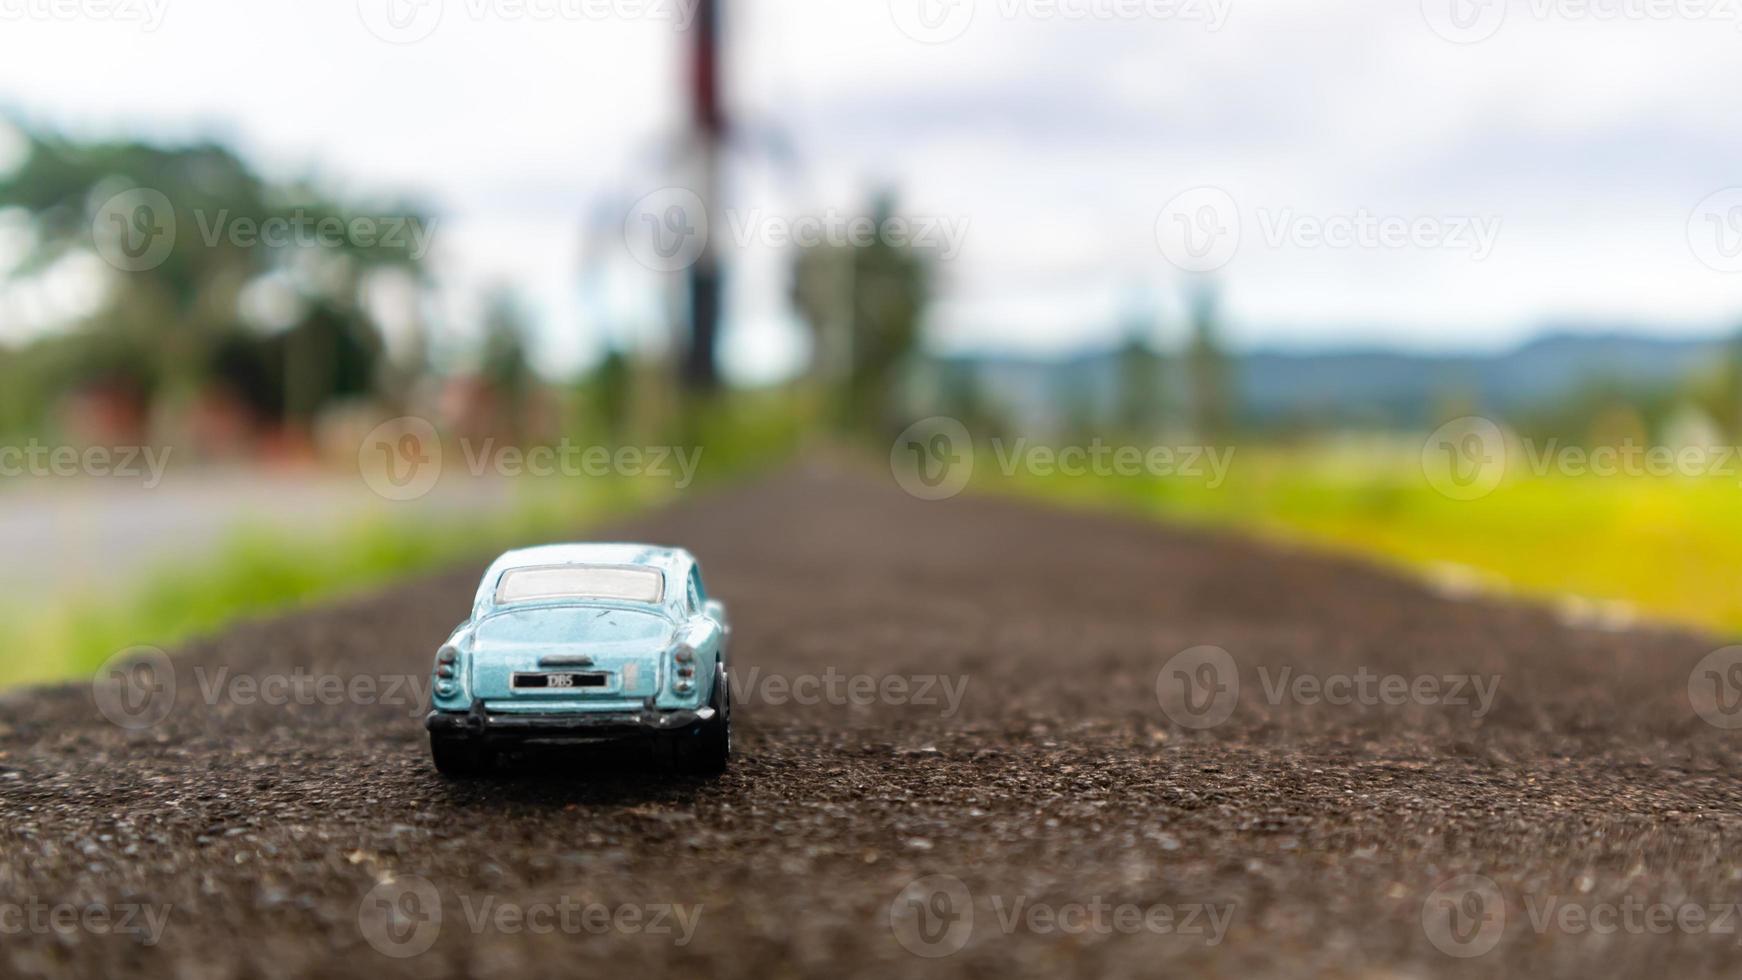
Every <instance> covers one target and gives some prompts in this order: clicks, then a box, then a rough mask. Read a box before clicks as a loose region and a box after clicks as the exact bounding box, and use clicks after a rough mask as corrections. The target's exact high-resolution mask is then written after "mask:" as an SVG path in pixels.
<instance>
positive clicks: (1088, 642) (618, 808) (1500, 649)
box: [0, 468, 1742, 980]
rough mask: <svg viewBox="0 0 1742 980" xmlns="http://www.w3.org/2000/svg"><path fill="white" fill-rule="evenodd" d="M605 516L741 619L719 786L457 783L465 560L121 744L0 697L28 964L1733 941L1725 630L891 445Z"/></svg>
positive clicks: (223, 663)
mask: <svg viewBox="0 0 1742 980" xmlns="http://www.w3.org/2000/svg"><path fill="white" fill-rule="evenodd" d="M605 536H608V537H611V538H623V539H640V540H649V541H653V542H661V543H672V544H682V545H685V546H687V547H689V548H690V549H692V550H693V551H694V552H695V553H696V554H697V555H698V556H699V557H700V558H701V559H702V562H703V565H704V568H705V571H706V574H707V575H708V577H709V580H710V585H711V587H712V589H713V591H715V592H716V593H717V594H718V595H719V596H720V597H722V598H724V599H725V600H726V601H727V602H728V603H729V605H730V607H731V611H732V615H733V618H734V623H735V627H736V633H735V637H734V640H733V644H734V645H733V673H734V677H735V689H734V690H735V697H736V706H735V715H734V717H735V722H736V729H737V755H736V758H735V760H734V763H733V765H732V768H731V770H730V771H729V773H728V774H727V775H725V776H724V777H722V778H720V779H718V780H714V781H706V780H700V779H696V778H691V777H684V776H678V775H673V774H669V773H661V772H657V771H649V770H648V769H647V768H646V766H645V765H644V764H643V763H642V761H641V759H640V756H639V755H636V754H634V753H629V752H616V753H604V754H601V753H596V752H595V753H590V754H579V755H577V754H575V753H547V754H542V755H535V756H528V757H525V758H522V759H517V760H513V764H512V765H511V766H510V767H509V768H508V769H507V770H506V771H504V772H501V773H499V774H498V775H496V776H494V777H492V778H489V779H486V780H483V781H479V782H476V783H470V784H455V783H450V782H447V781H445V780H443V779H442V778H440V777H438V776H437V775H436V773H435V772H434V770H433V769H432V768H431V766H430V763H429V755H428V748H427V745H426V741H425V736H424V733H423V730H422V727H421V710H422V705H421V704H420V703H418V702H419V701H421V697H422V695H421V693H417V694H410V693H407V692H406V691H405V690H403V688H404V687H406V684H405V680H404V679H405V678H406V677H410V678H413V679H415V684H417V685H422V684H424V683H425V680H424V678H425V676H426V671H427V669H428V665H429V662H430V658H431V657H432V655H433V653H434V651H435V649H436V646H437V644H438V643H439V642H440V641H441V640H442V639H443V638H444V637H445V636H446V634H447V631H448V630H449V629H451V628H452V627H453V626H454V625H455V624H456V623H457V622H458V621H459V620H460V619H462V618H463V617H464V615H465V612H466V606H467V602H468V600H469V597H470V594H471V591H472V589H473V588H474V585H475V578H474V577H475V575H477V574H478V572H479V571H480V568H481V566H480V568H466V569H460V570H456V571H455V572H453V573H452V574H448V575H443V576H439V577H434V578H430V579H426V580H421V581H415V582H409V583H406V584H403V585H400V586H396V587H394V588H391V589H387V590H385V591H382V592H379V593H377V594H373V595H368V596H364V597H360V598H358V599H356V600H354V601H350V602H348V603H345V604H341V605H335V606H331V607H325V608H319V609H312V610H307V611H303V612H298V613H295V614H292V615H288V616H285V617H283V618H279V619H275V620H272V621H267V622H260V623H253V624H248V625H243V626H240V627H237V628H234V629H232V630H230V631H228V632H226V633H224V634H222V635H220V636H217V637H214V638H212V639H210V640H208V641H205V642H201V643H197V644H194V645H192V646H190V647H189V648H187V649H185V650H181V651H177V652H176V654H175V660H174V669H173V680H174V693H173V702H171V701H168V700H165V699H163V698H159V699H158V701H156V702H153V701H152V700H151V699H150V698H149V697H147V698H145V699H144V700H143V701H141V700H131V701H129V700H116V699H115V698H112V697H110V696H109V695H111V694H116V693H127V692H129V691H131V690H132V689H131V688H125V687H116V686H104V687H103V688H102V690H104V691H106V692H108V694H106V695H105V696H104V698H103V699H102V700H101V705H102V706H103V707H106V708H107V709H108V711H107V714H108V715H115V716H119V717H120V720H122V721H124V722H127V723H128V724H129V725H131V726H133V727H124V726H123V725H119V724H115V723H113V722H112V721H110V720H109V719H108V717H106V715H105V713H104V712H103V711H100V710H99V709H98V706H99V700H98V699H97V698H96V696H95V693H94V690H95V689H94V688H93V687H92V686H90V685H70V686H66V687H62V688H54V689H47V690H38V691H31V692H27V693H24V694H18V695H14V696H12V697H9V698H8V699H6V702H5V704H4V713H3V715H0V718H3V720H4V728H3V729H0V875H3V876H4V880H3V882H0V886H3V887H0V973H5V974H16V975H29V974H38V973H42V974H60V975H84V976H102V977H120V976H127V975H134V974H141V975H157V976H172V975H173V976H177V977H193V978H198V977H207V976H213V977H217V976H250V977H278V976H288V977H369V978H375V980H380V978H386V977H394V976H417V977H459V976H481V977H515V978H521V977H529V976H571V977H589V976H597V977H656V976H684V977H755V978H769V977H783V976H827V977H830V978H834V980H846V978H852V977H886V976H887V977H927V976H971V977H994V976H996V977H1014V976H1034V977H1048V978H1052V977H1060V976H1084V977H1090V976H1146V977H1147V976H1164V975H1165V976H1178V975H1207V976H1230V977H1236V976H1266V975H1274V976H1301V975H1340V976H1364V977H1367V976H1371V977H1389V976H1439V975H1457V976H1464V975H1467V976H1494V975H1515V976H1528V977H1548V976H1565V977H1579V978H1589V977H1593V976H1645V975H1651V976H1662V977H1678V978H1679V977H1689V976H1702V975H1712V976H1717V975H1729V976H1734V975H1735V974H1736V973H1737V971H1738V970H1739V969H1742V946H1739V945H1738V943H1739V941H1742V922H1738V921H1736V919H1737V915H1736V906H1737V903H1739V902H1742V781H1739V780H1738V778H1737V771H1738V770H1737V763H1738V753H1737V747H1738V744H1739V739H1742V733H1739V732H1735V731H1730V730H1726V729H1724V728H1721V727H1719V724H1722V723H1726V722H1728V720H1729V719H1730V717H1731V716H1730V715H1728V714H1726V708H1728V707H1733V705H1732V704H1731V702H1729V701H1727V700H1724V699H1718V700H1717V701H1714V702H1711V703H1707V702H1704V701H1699V700H1698V699H1694V698H1692V697H1691V695H1690V677H1692V678H1693V681H1694V683H1693V687H1694V689H1695V693H1697V691H1698V690H1699V685H1700V684H1701V683H1705V682H1706V681H1705V680H1704V679H1703V678H1709V680H1710V682H1711V683H1712V684H1713V685H1719V684H1720V683H1729V682H1730V681H1732V680H1734V678H1735V672H1734V671H1732V670H1731V667H1732V664H1731V661H1730V660H1729V659H1728V655H1727V654H1719V655H1718V656H1717V657H1715V658H1713V659H1707V660H1705V662H1704V664H1702V660H1703V659H1704V658H1707V657H1708V655H1709V654H1713V652H1714V651H1715V650H1717V648H1719V647H1720V646H1722V644H1721V643H1719V642H1718V641H1716V640H1714V639H1711V638H1707V637H1701V636H1698V635H1695V634H1691V633H1683V632H1674V631H1668V630H1640V631H1633V632H1627V633H1613V632H1600V631H1595V630H1589V629H1584V628H1579V627H1574V626H1569V625H1566V624H1564V623H1562V622H1561V621H1560V620H1559V619H1558V618H1557V617H1556V616H1555V615H1554V614H1552V613H1551V612H1547V611H1544V610H1540V609H1536V608H1532V607H1528V606H1524V605H1512V604H1503V603H1498V602H1493V601H1469V600H1457V599H1452V598H1446V597H1441V596H1438V595H1436V594H1434V593H1433V592H1431V591H1430V590H1428V589H1426V588H1423V587H1421V586H1418V585H1417V584H1414V583H1412V582H1409V581H1406V580H1404V579H1401V578H1399V577H1395V576H1393V575H1390V574H1387V573H1384V572H1381V571H1379V570H1377V569H1374V568H1372V567H1369V566H1367V565H1364V564H1362V563H1360V562H1356V561H1352V560H1345V559H1338V558H1328V557H1324V556H1319V555H1315V554H1311V553H1303V552H1294V551H1287V550H1281V549H1278V548H1276V547H1272V546H1261V545H1258V544H1253V543H1249V542H1246V541H1243V540H1240V539H1237V538H1233V537H1228V536H1222V535H1216V534H1209V533H1201V532H1189V531H1180V530H1176V529H1169V528H1164V527H1159V526H1151V525H1147V524H1143V523H1139V522H1135V521H1132V520H1128V519H1125V518H1120V517H1114V516H1107V515H1097V514H1086V513H1070V512H1064V511H1054V510H1048V509H1043V508H1040V507H1037V506H1035V505H1032V504H1028V503H1021V502H1016V501H1010V500H1002V499H985V498H976V497H960V498H956V499H954V500H949V501H943V502H935V503H927V502H921V501H918V500H915V499H912V498H910V497H908V496H906V495H904V494H902V493H901V492H900V491H899V490H897V489H896V488H895V487H894V486H893V484H892V482H891V481H890V480H889V478H888V475H887V474H886V473H885V474H881V475H880V474H878V473H877V472H876V471H875V470H871V469H867V470H865V471H864V472H856V471H855V472H848V471H845V470H838V469H829V470H824V469H817V468H809V469H806V468H801V469H795V470H792V471H789V472H785V473H782V474H780V475H778V476H775V477H771V478H768V479H766V480H764V481H762V482H758V483H755V484H751V485H744V486H739V487H732V488H726V489H721V490H716V491H713V492H711V493H709V494H705V495H702V496H698V497H694V498H691V499H690V500H689V501H687V502H685V503H683V504H681V505H679V506H676V507H673V508H671V509H668V510H664V511H661V512H658V513H652V514H648V515H645V516H643V517H642V518H640V519H637V520H634V521H630V522H627V523H624V524H621V525H619V526H616V527H612V528H610V529H608V532H607V533H606V535H605ZM1204 647H1215V648H1219V650H1220V651H1221V652H1217V651H1214V650H1206V649H1200V648H1204ZM1708 669H1710V670H1712V671H1715V673H1710V674H1708V673H1706V671H1707V670H1708ZM297 678H303V680H300V681H299V680H297ZM309 678H313V680H312V681H311V680H309ZM136 679H137V675H136ZM148 679H151V680H152V681H153V683H152V684H151V685H148V686H149V689H150V690H152V691H156V692H159V693H160V694H161V693H162V692H163V691H164V690H165V689H166V686H165V684H163V683H162V681H163V680H165V678H164V677H162V676H158V675H152V678H148ZM1711 690H1713V691H1714V692H1717V691H1719V690H1720V687H1719V686H1713V687H1712V688H1711ZM1722 690H1723V691H1726V692H1727V691H1728V690H1729V688H1722ZM335 695H337V696H335ZM1709 700H1710V699H1708V701H1709ZM159 704H161V706H163V707H165V708H168V707H171V706H172V707H173V710H169V711H168V714H167V717H165V718H163V719H162V720H161V721H160V722H158V723H156V724H150V721H151V720H152V718H153V717H154V716H155V715H157V714H162V713H163V712H162V711H158V710H155V707H156V706H157V705H159ZM1708 718H1710V719H1711V720H1710V721H1708V720H1707V719H1708ZM1737 720H1738V721H1742V718H1738V719H1737ZM1714 722H1717V723H1719V724H1714Z"/></svg>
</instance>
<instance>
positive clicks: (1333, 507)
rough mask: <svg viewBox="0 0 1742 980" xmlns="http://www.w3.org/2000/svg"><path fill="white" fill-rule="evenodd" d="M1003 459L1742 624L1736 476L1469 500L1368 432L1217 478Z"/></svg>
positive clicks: (1544, 487) (1260, 459) (1235, 517)
mask: <svg viewBox="0 0 1742 980" xmlns="http://www.w3.org/2000/svg"><path fill="white" fill-rule="evenodd" d="M987 469H988V470H990V469H991V467H988V468H987ZM976 472H977V473H979V472H982V470H981V468H979V467H976ZM993 472H994V474H995V475H994V476H992V477H990V478H987V479H984V480H982V481H980V483H979V484H977V485H978V486H981V487H985V488H987V489H994V490H1010V491H1014V492H1019V493H1026V494H1036V495H1039V496H1042V497H1044V498H1046V499H1048V500H1052V501H1056V502H1063V503H1068V504H1073V505H1078V506H1093V507H1108V506H1111V507H1117V508H1120V509H1123V510H1126V511H1130V512H1135V513H1140V514H1145V515H1148V516H1152V517H1156V518H1165V519H1168V520H1172V521H1184V522H1188V523H1194V524H1200V525H1208V526H1216V527H1230V528H1235V529H1240V530H1243V531H1247V532H1250V533H1255V534H1258V535H1260V536H1264V537H1269V538H1272V539H1277V540H1282V541H1288V542H1298V543H1305V544H1310V545H1315V546H1320V547H1326V548H1330V549H1333V550H1338V551H1344V552H1352V553H1355V554H1359V555H1365V556H1369V557H1372V558H1375V559H1378V560H1380V561H1381V562H1384V563H1386V564H1389V565H1393V566H1396V567H1400V568H1404V569H1407V570H1410V571H1412V572H1413V573H1416V574H1419V575H1423V576H1425V577H1428V578H1430V579H1433V580H1436V581H1438V582H1440V583H1442V584H1445V585H1448V586H1451V587H1454V588H1466V587H1478V588H1486V589H1492V590H1496V591H1502V592H1508V593H1513V594H1519V595H1523V596H1528V597H1531V598H1535V599H1540V600H1548V601H1550V602H1554V603H1558V604H1560V605H1561V606H1562V608H1563V609H1564V610H1566V611H1567V612H1569V613H1573V614H1579V615H1591V616H1594V617H1596V618H1599V619H1603V620H1605V621H1608V622H1611V623H1615V622H1624V621H1626V620H1628V619H1630V618H1632V617H1633V616H1638V617H1642V618H1646V619H1652V620H1660V621H1669V622H1678V623H1683V624H1687V625H1692V626H1697V627H1703V628H1706V629H1710V630H1715V631H1718V632H1721V633H1726V634H1742V487H1739V486H1738V485H1737V481H1736V479H1735V478H1734V477H1733V476H1731V477H1723V476H1700V477H1651V476H1632V477H1627V476H1615V477H1598V476H1588V475H1587V476H1568V475H1563V474H1558V473H1557V474H1551V475H1543V476H1537V475H1534V474H1525V475H1522V476H1513V477H1509V478H1508V479H1507V480H1506V481H1505V482H1503V483H1502V484H1501V485H1500V486H1499V487H1498V488H1497V489H1495V490H1494V492H1493V493H1491V494H1489V495H1488V496H1486V497H1483V498H1481V499H1478V500H1470V501H1459V500H1454V499H1451V498H1450V497H1447V496H1445V495H1443V494H1441V493H1439V492H1437V491H1436V490H1435V489H1434V488H1433V487H1432V486H1431V485H1430V484H1429V483H1428V481H1427V478H1426V476H1425V475H1424V474H1423V472H1422V469H1421V465H1420V461H1419V456H1418V455H1417V454H1416V453H1411V452H1407V451H1403V450H1397V449H1376V448H1374V447H1368V446H1360V447H1332V448H1325V447H1317V448H1259V449H1250V448H1246V447H1242V448H1240V449H1239V450H1238V451H1237V452H1236V454H1235V459H1234V462H1233V465H1232V467H1231V470H1230V475H1229V477H1228V479H1227V481H1226V483H1225V484H1224V485H1222V486H1220V487H1217V488H1213V489H1212V488H1210V487H1208V486H1207V485H1206V484H1205V482H1204V481H1193V480H1181V479H1163V478H1139V479H1131V478H1097V477H1093V476H1084V477H1064V476H1057V475H1049V476H1045V477H1036V476H1028V475H1019V476H1014V477H1010V478H1004V477H1003V476H1002V475H997V474H996V471H995V470H994V471H993Z"/></svg>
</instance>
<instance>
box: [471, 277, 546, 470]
mask: <svg viewBox="0 0 1742 980" xmlns="http://www.w3.org/2000/svg"><path fill="white" fill-rule="evenodd" d="M529 332H530V331H529V329H528V326H527V320H526V314H525V312H524V311H523V310H522V308H521V306H520V302H519V300H518V299H517V298H516V297H515V296H514V294H513V293H512V292H511V291H509V290H507V289H498V290H496V291H495V292H493V293H492V294H491V295H490V297H489V299H488V300H487V301H486V303H485V307H484V339H483V343H482V345H481V347H480V348H479V352H478V376H479V378H480V379H481V380H483V382H484V383H485V384H486V385H488V386H489V389H490V393H491V396H492V398H493V399H494V401H495V403H496V405H497V406H498V410H499V411H500V413H501V417H502V422H503V424H504V425H505V426H506V428H507V432H508V435H509V436H510V437H511V438H513V439H515V440H519V439H521V438H522V437H523V436H524V435H525V434H526V411H527V405H528V403H529V401H530V399H531V396H532V391H533V388H534V387H535V386H536V384H537V380H536V379H535V378H534V376H533V371H532V363H531V360H530V358H529V355H528V353H527V345H526V338H527V335H528V333H529Z"/></svg>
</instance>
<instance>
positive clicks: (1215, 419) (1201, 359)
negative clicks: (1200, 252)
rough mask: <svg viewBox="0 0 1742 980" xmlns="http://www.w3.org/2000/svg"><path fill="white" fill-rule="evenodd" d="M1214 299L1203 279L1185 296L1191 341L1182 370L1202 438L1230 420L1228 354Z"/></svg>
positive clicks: (1219, 432) (1214, 435)
mask: <svg viewBox="0 0 1742 980" xmlns="http://www.w3.org/2000/svg"><path fill="white" fill-rule="evenodd" d="M1216 302H1217V300H1216V290H1215V287H1214V286H1213V285H1211V284H1209V283H1207V282H1204V283H1197V284H1194V285H1193V286H1192V287H1191V289H1190V292H1189V293H1188V296H1187V303H1188V304H1189V307H1190V316H1191V342H1190V346H1188V347H1187V349H1186V370H1187V373H1188V375H1189V377H1190V380H1191V390H1192V402H1191V404H1192V426H1193V428H1195V429H1196V430H1197V434H1198V438H1200V439H1204V440H1206V441H1211V440H1215V439H1219V438H1221V437H1223V436H1225V435H1226V434H1227V432H1228V426H1229V423H1230V421H1231V419H1230V411H1229V404H1230V400H1231V392H1230V391H1229V379H1228V357H1227V355H1226V354H1225V353H1223V351H1222V341H1221V336H1220V334H1221V325H1220V323H1219V322H1218V314H1217V310H1216Z"/></svg>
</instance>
